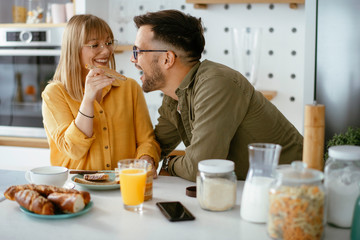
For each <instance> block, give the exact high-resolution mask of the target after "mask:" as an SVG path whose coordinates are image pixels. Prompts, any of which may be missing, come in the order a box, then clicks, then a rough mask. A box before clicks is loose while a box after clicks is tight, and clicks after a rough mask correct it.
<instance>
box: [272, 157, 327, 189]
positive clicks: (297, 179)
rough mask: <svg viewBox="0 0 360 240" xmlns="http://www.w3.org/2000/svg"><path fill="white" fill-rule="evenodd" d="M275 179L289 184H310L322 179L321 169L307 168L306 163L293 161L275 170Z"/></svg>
mask: <svg viewBox="0 0 360 240" xmlns="http://www.w3.org/2000/svg"><path fill="white" fill-rule="evenodd" d="M276 174H277V175H276V176H277V179H279V180H281V181H283V182H285V183H290V184H311V183H315V182H318V181H322V180H323V179H324V174H323V173H322V172H321V171H318V170H315V169H309V168H307V165H306V163H303V162H301V161H294V162H292V163H291V166H288V167H283V168H280V169H277V170H276Z"/></svg>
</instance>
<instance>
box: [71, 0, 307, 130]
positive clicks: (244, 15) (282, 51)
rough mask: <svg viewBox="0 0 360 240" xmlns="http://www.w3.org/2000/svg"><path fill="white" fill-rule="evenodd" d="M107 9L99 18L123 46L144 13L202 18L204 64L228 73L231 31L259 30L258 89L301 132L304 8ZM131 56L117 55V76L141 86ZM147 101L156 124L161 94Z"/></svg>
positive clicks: (120, 4)
mask: <svg viewBox="0 0 360 240" xmlns="http://www.w3.org/2000/svg"><path fill="white" fill-rule="evenodd" d="M78 1H79V0H78ZM86 2H87V4H88V6H87V7H86V8H87V12H91V13H94V14H97V13H96V11H97V9H99V7H100V6H91V4H93V5H97V4H98V3H96V1H94V0H92V1H90V2H89V0H87V1H86ZM101 2H102V3H103V4H105V3H104V2H103V1H101ZM77 4H78V2H77ZM103 6H104V5H103ZM105 6H106V7H108V14H107V13H104V12H103V13H102V14H100V15H99V14H98V15H99V16H100V17H102V18H104V19H105V20H107V21H108V22H109V24H110V26H111V27H112V29H113V31H114V34H115V36H116V38H117V39H119V41H120V42H121V43H122V44H133V42H134V40H135V35H136V28H135V26H134V23H133V21H132V18H133V16H135V15H138V14H143V13H145V12H146V11H157V10H161V9H178V10H181V11H183V12H185V13H189V14H191V15H193V16H196V17H201V18H202V20H203V24H204V27H205V29H206V31H205V38H206V46H205V52H204V54H203V59H209V60H212V61H217V62H220V63H222V64H225V65H228V66H230V67H234V49H233V47H232V39H233V38H232V33H231V32H232V28H243V27H261V28H262V39H261V49H262V50H261V55H260V63H259V69H258V78H259V80H258V83H257V88H258V89H260V90H275V91H277V96H276V97H275V98H274V99H273V100H272V103H273V104H274V105H276V106H277V107H278V108H279V109H280V111H281V112H282V113H283V114H284V115H285V116H286V117H287V118H288V119H289V120H290V121H291V122H292V123H293V124H294V125H295V127H296V128H297V129H298V130H299V131H300V132H303V103H304V100H303V92H304V90H303V82H304V48H305V46H304V39H305V29H304V26H305V7H304V5H299V6H298V8H297V9H291V8H290V7H289V4H214V5H208V8H207V9H195V8H194V6H193V5H192V4H187V3H185V0H168V1H165V0H136V1H127V0H108V2H107V4H105ZM100 8H101V7H100ZM131 54H132V53H131V52H130V51H126V52H124V53H122V54H118V55H117V57H116V59H117V70H118V71H120V72H121V73H123V74H125V75H127V76H129V77H132V78H134V79H136V80H138V81H139V83H141V82H140V80H139V77H140V75H141V73H140V72H139V70H137V69H136V68H135V67H134V66H133V64H132V63H131V62H130V61H129V59H130V56H131ZM145 96H146V99H147V102H148V105H149V109H150V113H151V115H152V119H153V120H154V121H156V117H157V112H156V109H157V107H158V106H159V105H160V104H161V99H162V97H161V93H160V92H153V93H147V94H145Z"/></svg>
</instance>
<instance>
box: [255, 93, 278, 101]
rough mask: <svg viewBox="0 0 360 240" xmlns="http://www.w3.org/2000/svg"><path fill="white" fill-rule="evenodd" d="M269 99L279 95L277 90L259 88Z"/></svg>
mask: <svg viewBox="0 0 360 240" xmlns="http://www.w3.org/2000/svg"><path fill="white" fill-rule="evenodd" d="M259 91H260V92H261V93H262V94H263V95H264V96H265V97H266V98H267V100H269V101H271V100H272V99H273V98H274V97H276V95H277V91H269V90H259Z"/></svg>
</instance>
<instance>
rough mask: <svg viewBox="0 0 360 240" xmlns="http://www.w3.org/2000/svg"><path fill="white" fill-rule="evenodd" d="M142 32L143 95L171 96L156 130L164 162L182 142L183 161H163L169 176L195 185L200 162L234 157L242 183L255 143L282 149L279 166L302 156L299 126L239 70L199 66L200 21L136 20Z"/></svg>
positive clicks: (155, 15)
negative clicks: (144, 93)
mask: <svg viewBox="0 0 360 240" xmlns="http://www.w3.org/2000/svg"><path fill="white" fill-rule="evenodd" d="M134 22H135V24H136V26H137V28H138V32H137V35H136V40H135V46H134V48H133V56H132V57H131V61H132V62H133V63H134V64H135V66H136V67H137V68H138V69H139V70H141V71H142V72H143V75H142V76H141V78H140V79H141V81H142V83H143V84H142V88H143V91H144V92H150V91H155V90H161V91H162V92H163V93H164V94H165V95H164V98H163V102H162V106H161V107H160V108H159V113H160V117H159V119H158V124H157V125H156V127H155V136H156V140H157V141H158V142H159V143H160V146H161V150H162V157H166V156H167V155H168V154H169V153H170V152H171V151H172V150H174V149H175V148H176V146H177V145H178V144H179V143H180V142H181V141H183V142H184V144H185V146H186V150H185V155H184V156H176V157H172V158H165V160H164V161H163V167H162V168H163V170H166V171H168V172H169V173H170V174H171V175H176V176H179V177H182V178H185V179H188V180H191V181H195V178H196V173H197V166H198V162H199V161H201V160H204V159H215V158H216V159H229V160H232V161H234V162H235V172H236V175H237V177H238V179H245V178H246V174H247V171H248V167H249V163H248V149H247V146H248V144H250V143H256V142H258V143H259V142H264V143H276V144H280V145H281V146H282V147H283V148H282V153H281V156H280V163H290V162H291V161H293V160H299V159H301V157H302V143H303V138H302V136H301V135H300V134H299V132H298V131H297V130H296V128H295V127H294V126H293V125H292V124H291V123H290V122H289V121H288V120H287V119H286V118H285V117H284V116H283V115H282V114H281V112H280V111H279V110H278V109H277V108H276V107H275V106H274V105H273V104H272V103H270V102H269V101H268V100H267V99H266V98H265V97H264V96H263V95H262V94H261V93H260V92H258V91H256V90H255V89H254V87H253V86H252V85H251V84H250V83H249V82H248V81H247V79H246V78H245V77H243V76H242V75H241V74H240V73H239V72H237V71H235V70H233V69H231V68H228V67H226V66H224V65H221V64H219V63H215V62H211V61H208V60H204V61H200V58H201V54H202V52H203V50H204V45H205V39H204V36H203V28H202V23H201V19H197V18H195V17H192V16H190V15H185V14H183V13H182V12H180V11H176V10H164V11H159V12H150V13H146V14H144V15H140V16H136V17H134Z"/></svg>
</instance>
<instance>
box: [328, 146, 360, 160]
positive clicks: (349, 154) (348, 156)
mask: <svg viewBox="0 0 360 240" xmlns="http://www.w3.org/2000/svg"><path fill="white" fill-rule="evenodd" d="M329 156H330V157H331V158H335V159H337V160H345V161H356V160H360V147H359V146H352V145H341V146H333V147H330V148H329Z"/></svg>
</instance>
